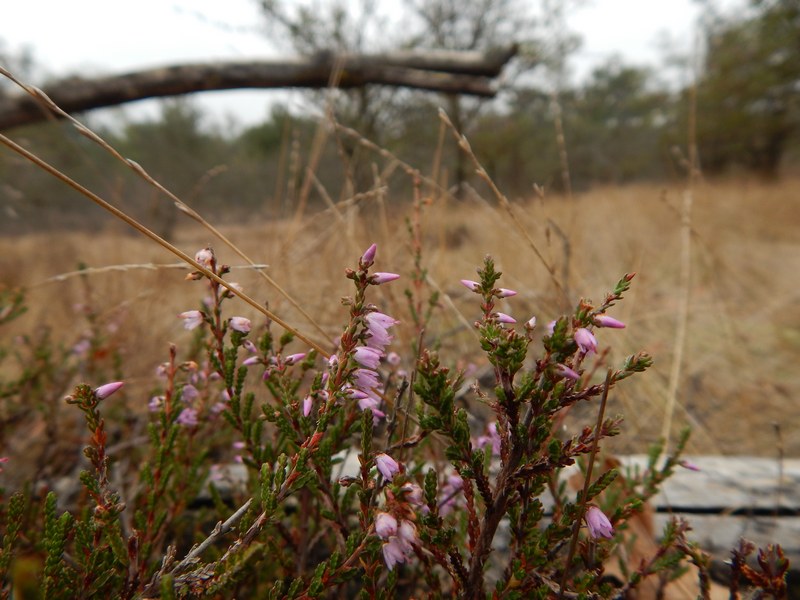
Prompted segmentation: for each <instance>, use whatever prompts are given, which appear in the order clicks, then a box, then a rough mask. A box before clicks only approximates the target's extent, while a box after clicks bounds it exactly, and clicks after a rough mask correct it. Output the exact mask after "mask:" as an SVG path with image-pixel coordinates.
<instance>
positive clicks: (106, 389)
mask: <svg viewBox="0 0 800 600" xmlns="http://www.w3.org/2000/svg"><path fill="white" fill-rule="evenodd" d="M123 385H124V383H123V382H122V381H114V382H112V383H107V384H105V385H101V386H100V387H99V388H97V389H96V390H95V391H94V395H95V396H97V399H98V400H105V399H106V398H108V397H109V396H110V395H111V394H113V393H114V392H116V391H117V390H118V389H119V388H121V387H122V386H123Z"/></svg>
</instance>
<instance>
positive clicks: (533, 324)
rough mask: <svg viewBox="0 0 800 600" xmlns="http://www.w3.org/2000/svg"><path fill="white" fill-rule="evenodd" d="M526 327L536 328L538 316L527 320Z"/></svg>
mask: <svg viewBox="0 0 800 600" xmlns="http://www.w3.org/2000/svg"><path fill="white" fill-rule="evenodd" d="M525 329H536V317H531V318H530V319H528V320H527V321H526V322H525Z"/></svg>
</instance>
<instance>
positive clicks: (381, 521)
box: [375, 512, 397, 540]
mask: <svg viewBox="0 0 800 600" xmlns="http://www.w3.org/2000/svg"><path fill="white" fill-rule="evenodd" d="M375 533H377V534H378V536H379V537H381V538H383V539H384V540H385V539H388V538H389V536H392V535H397V519H395V518H394V517H393V516H392V515H390V514H389V513H386V512H379V513H378V515H377V516H376V517H375Z"/></svg>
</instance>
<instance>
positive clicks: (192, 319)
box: [178, 310, 203, 329]
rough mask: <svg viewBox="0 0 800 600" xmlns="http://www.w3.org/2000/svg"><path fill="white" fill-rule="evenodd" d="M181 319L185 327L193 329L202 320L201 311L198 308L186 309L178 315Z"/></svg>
mask: <svg viewBox="0 0 800 600" xmlns="http://www.w3.org/2000/svg"><path fill="white" fill-rule="evenodd" d="M178 317H179V318H181V319H183V326H184V327H185V328H186V329H194V328H195V327H197V326H198V325H200V324H201V323H202V322H203V313H201V312H200V311H199V310H187V311H186V312H182V313H181V314H179V315H178Z"/></svg>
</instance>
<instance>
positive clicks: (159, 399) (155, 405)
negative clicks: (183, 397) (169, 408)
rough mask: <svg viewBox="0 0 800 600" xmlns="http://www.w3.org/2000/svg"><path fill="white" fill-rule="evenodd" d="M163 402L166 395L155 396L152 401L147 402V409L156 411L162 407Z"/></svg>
mask: <svg viewBox="0 0 800 600" xmlns="http://www.w3.org/2000/svg"><path fill="white" fill-rule="evenodd" d="M162 404H164V396H153V397H152V398H150V402H148V403H147V410H149V411H150V412H156V411H157V410H159V409H160V408H161V405H162Z"/></svg>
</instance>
